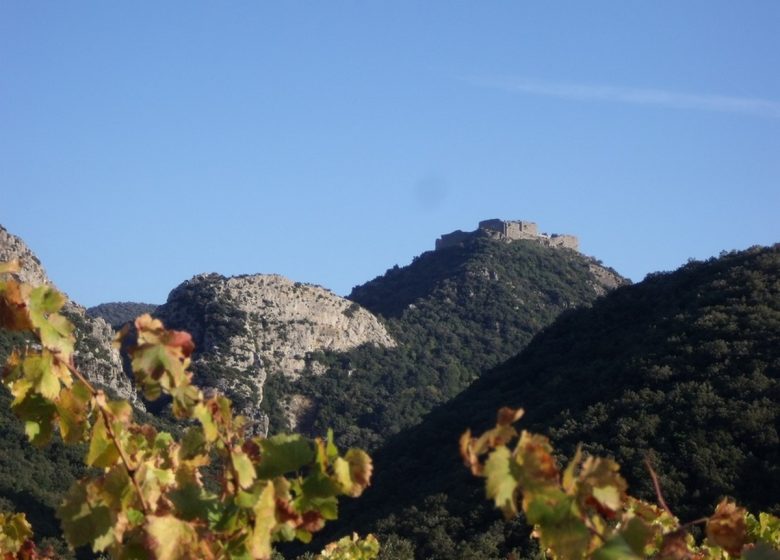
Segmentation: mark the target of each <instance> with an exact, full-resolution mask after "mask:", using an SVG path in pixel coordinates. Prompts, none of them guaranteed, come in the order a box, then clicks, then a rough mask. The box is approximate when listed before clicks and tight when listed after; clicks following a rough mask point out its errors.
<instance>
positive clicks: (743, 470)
mask: <svg viewBox="0 0 780 560" xmlns="http://www.w3.org/2000/svg"><path fill="white" fill-rule="evenodd" d="M502 405H510V406H522V407H524V408H525V409H526V411H527V414H526V417H525V418H524V419H523V420H522V421H521V422H522V426H523V427H525V428H527V429H529V430H532V431H538V432H542V433H547V434H549V435H550V436H551V437H552V439H553V442H554V443H555V445H556V446H557V447H558V448H559V449H560V450H562V451H563V452H565V453H566V454H568V455H569V456H570V455H571V454H572V453H573V451H574V449H575V447H576V445H577V444H578V443H579V442H583V443H585V449H586V450H588V451H591V452H594V453H598V454H606V455H611V456H613V457H615V458H616V459H617V460H618V462H619V463H621V464H622V465H623V466H624V470H623V472H624V474H625V475H626V476H627V478H628V480H629V483H630V487H631V488H632V491H634V492H636V493H638V494H640V495H643V496H645V497H650V496H652V486H651V482H650V477H649V476H648V474H647V471H646V469H645V466H644V464H643V460H644V457H645V456H649V457H650V458H651V459H652V461H653V464H654V465H655V469H656V470H657V471H658V474H659V475H660V480H661V484H662V487H663V491H664V494H665V496H666V498H667V501H668V502H669V504H670V506H671V508H672V509H673V510H674V511H675V513H677V514H678V515H680V516H681V517H683V518H686V519H692V518H694V517H695V516H698V515H700V514H702V513H704V512H708V511H710V508H711V507H712V506H713V505H714V504H715V503H716V501H717V500H718V499H719V498H720V497H721V496H723V495H731V496H734V497H736V498H737V499H738V500H739V501H740V502H741V503H742V504H744V505H746V506H748V507H749V508H751V509H755V510H769V511H772V512H774V513H778V512H780V437H779V436H778V429H779V428H780V246H774V247H770V248H754V249H750V250H747V251H744V252H739V253H731V254H727V255H724V256H722V257H721V258H719V259H712V260H710V261H707V262H703V263H702V262H696V263H691V264H688V265H686V266H684V267H682V268H681V269H680V270H678V271H676V272H673V273H665V274H655V275H652V276H650V277H648V278H647V279H645V281H643V282H641V283H640V284H637V285H633V286H627V287H623V288H620V289H618V290H615V291H614V292H612V293H611V294H609V295H607V296H606V297H604V298H602V299H601V300H599V301H597V302H596V303H595V304H594V305H593V307H592V308H589V309H579V310H575V311H571V312H569V313H566V314H564V315H563V316H562V317H560V318H559V319H558V320H557V321H556V322H555V323H554V324H553V325H552V326H550V327H549V328H547V329H545V330H544V331H543V332H542V333H540V334H539V335H538V336H537V337H536V338H534V340H533V341H532V343H531V344H530V345H529V346H528V347H527V348H526V349H525V350H524V351H523V352H522V353H520V354H519V355H518V356H517V357H515V358H513V359H511V360H509V361H508V362H506V363H505V364H503V365H501V366H499V367H497V368H495V369H494V370H492V371H490V372H488V373H486V374H485V375H483V376H482V377H481V378H480V379H478V380H477V381H476V382H475V383H474V384H473V385H472V386H470V387H469V388H468V389H467V390H466V391H464V392H463V393H461V394H460V395H459V396H458V397H456V398H455V399H453V400H452V401H450V402H449V403H447V404H445V405H443V406H441V407H439V408H438V409H437V410H435V411H434V412H432V413H431V414H430V415H429V416H427V417H426V418H425V419H424V420H423V422H422V423H421V424H420V425H418V426H416V427H414V428H412V429H409V430H406V431H405V432H402V433H401V434H399V435H398V436H397V437H395V438H393V440H392V441H391V442H390V443H389V444H388V445H386V446H385V447H384V448H383V449H381V450H380V451H379V452H378V453H377V455H376V475H377V476H376V479H375V486H374V487H373V488H372V490H371V491H370V492H369V493H368V494H367V495H366V496H365V498H364V499H363V500H362V501H361V503H360V504H359V506H358V507H359V509H360V514H359V515H357V516H353V515H354V512H352V513H350V514H348V515H347V521H346V523H345V526H349V524H350V523H358V524H360V523H361V522H362V523H364V524H365V527H369V526H370V527H371V528H373V529H377V527H378V528H379V529H380V533H382V534H383V536H384V538H385V540H386V541H387V540H388V539H389V542H391V543H394V546H395V547H396V548H398V549H401V550H406V551H407V552H408V547H409V546H410V544H411V543H415V544H416V546H417V557H418V558H503V557H505V554H506V553H507V552H508V550H509V549H511V548H513V547H514V546H522V545H523V543H524V542H525V536H526V533H525V532H523V531H521V530H519V526H518V525H517V524H504V523H503V522H502V521H501V520H500V518H499V515H498V513H497V512H496V511H494V510H492V508H491V506H490V504H488V503H487V501H486V500H485V498H484V488H483V486H482V482H481V481H479V480H474V479H472V477H471V476H470V475H469V474H468V472H467V471H466V469H465V468H464V467H463V465H462V463H461V460H460V458H459V456H458V453H457V441H458V436H459V435H460V434H461V433H462V432H463V431H464V430H465V429H466V428H469V427H470V428H472V429H473V430H475V431H477V432H479V431H482V430H483V429H485V428H487V427H489V426H490V425H492V424H493V423H494V422H495V412H496V410H497V409H498V408H499V407H500V406H502ZM365 527H364V528H365ZM399 539H400V540H399ZM407 541H408V542H407ZM491 551H492V552H491ZM388 557H392V555H390V556H388ZM398 557H399V558H400V557H403V554H401V555H400V556H398Z"/></svg>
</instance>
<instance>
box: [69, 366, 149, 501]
mask: <svg viewBox="0 0 780 560" xmlns="http://www.w3.org/2000/svg"><path fill="white" fill-rule="evenodd" d="M63 363H64V364H65V367H67V368H68V371H70V372H71V373H72V374H73V375H75V376H76V377H77V378H78V380H79V381H81V382H82V383H83V384H84V385H86V386H87V389H89V392H90V393H92V396H93V397H97V396H98V395H99V394H100V391H98V390H97V389H95V387H94V385H92V384H91V383H90V382H89V381H88V380H87V378H86V377H85V376H84V374H83V373H81V372H80V371H79V370H78V369H77V368H76V366H74V365H73V364H72V363H71V362H70V361H68V362H63ZM97 406H98V410H100V414H101V416H102V417H103V423H104V424H105V426H106V433H107V434H108V438H109V439H110V440H111V442H112V443H113V444H114V447H116V450H117V451H118V452H119V458H120V459H121V460H122V464H124V466H125V469H127V473H128V474H129V475H130V480H131V481H132V483H133V486H134V487H135V491H136V492H137V493H138V499H139V500H140V501H141V509H143V512H144V514H148V513H149V509H150V508H149V505H148V504H147V503H146V500H145V499H144V494H143V492H142V491H141V486H140V485H139V484H138V481H137V480H136V479H135V473H136V470H135V469H133V468H132V467H130V460H129V459H128V458H127V455H125V450H124V448H123V447H122V445H121V444H120V443H119V439H118V438H117V437H116V434H115V433H114V428H113V427H112V426H111V417H110V416H109V412H108V411H107V410H106V409H105V408H103V406H101V405H100V404H99V403H98V405H97Z"/></svg>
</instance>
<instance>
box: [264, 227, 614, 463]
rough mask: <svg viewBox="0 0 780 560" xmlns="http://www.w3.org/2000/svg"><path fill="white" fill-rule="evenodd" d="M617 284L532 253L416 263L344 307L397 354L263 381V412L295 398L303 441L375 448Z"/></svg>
mask: <svg viewBox="0 0 780 560" xmlns="http://www.w3.org/2000/svg"><path fill="white" fill-rule="evenodd" d="M624 282H625V281H624V280H623V279H622V278H621V277H620V276H619V275H617V274H616V273H615V272H614V271H611V270H609V269H606V268H604V267H602V266H601V265H600V264H598V263H597V262H596V261H594V260H593V259H590V258H588V257H584V256H583V255H581V254H579V253H577V252H575V251H570V250H556V249H551V248H547V247H542V246H540V245H538V244H536V243H534V242H531V241H516V242H514V243H503V242H499V241H494V240H490V239H474V240H471V241H470V242H467V243H464V244H463V245H461V246H456V247H450V248H447V249H444V250H440V251H434V252H428V253H424V254H422V255H421V256H419V257H417V258H416V259H415V260H414V262H413V263H412V264H410V265H409V266H406V267H402V268H399V267H395V268H392V269H390V270H388V271H387V273H386V274H385V275H384V276H381V277H379V278H376V279H374V280H372V281H371V282H368V283H367V284H365V285H363V286H359V287H357V288H355V289H354V290H353V292H352V294H351V295H350V298H351V299H352V300H353V301H355V302H357V303H359V304H360V305H361V306H363V307H365V308H367V309H369V310H370V311H373V312H374V313H377V314H378V315H379V316H380V317H382V318H383V319H384V321H385V324H386V326H387V329H388V332H389V333H390V334H391V335H392V336H393V338H394V339H395V340H396V341H397V343H398V344H397V346H396V347H395V348H381V349H380V348H376V347H371V346H364V347H361V348H358V349H356V350H353V351H350V352H346V353H333V352H330V353H319V354H317V355H314V356H312V359H313V360H316V361H319V362H320V363H322V364H324V365H325V366H326V368H327V373H325V374H320V375H304V376H303V377H301V378H300V379H299V380H298V381H296V382H292V383H290V382H288V381H286V380H282V379H280V378H279V376H276V377H274V376H271V377H270V378H269V379H268V381H267V383H266V404H265V406H267V407H269V412H270V413H271V418H272V426H273V420H274V419H276V420H277V424H276V427H278V425H279V423H280V422H279V420H280V419H281V420H282V422H283V421H284V416H283V415H282V413H281V411H278V410H277V411H276V414H274V410H273V407H274V406H275V405H276V403H280V402H283V401H284V400H285V398H286V396H289V395H294V396H295V395H297V396H298V397H297V398H298V399H299V400H302V401H303V402H306V403H307V404H308V407H307V408H305V409H303V410H299V411H297V412H298V420H299V426H301V428H302V429H307V430H309V431H312V432H314V433H321V432H322V431H323V430H325V429H326V428H328V427H332V428H333V429H334V431H335V432H336V434H337V435H338V437H340V438H341V442H342V443H343V444H348V445H353V444H357V445H360V446H365V447H369V448H372V447H375V446H376V445H378V444H379V443H381V442H382V441H383V439H384V438H385V437H386V436H387V435H389V434H393V433H395V432H397V431H399V430H400V429H402V428H405V427H407V426H411V425H413V424H415V423H417V422H418V421H419V420H420V418H421V417H422V415H423V414H425V413H426V412H428V411H429V410H430V409H431V408H433V407H434V406H435V405H437V404H440V403H442V402H445V401H447V400H448V399H450V398H451V397H453V396H454V395H456V394H457V393H458V392H459V391H461V390H462V389H463V388H465V387H466V386H467V385H468V384H469V383H471V382H472V381H473V380H474V379H476V378H477V377H478V376H479V375H480V373H481V372H483V371H485V370H486V369H489V368H490V367H493V366H495V365H497V364H499V363H500V362H502V361H503V360H505V359H507V358H508V357H510V356H512V355H514V354H516V353H517V352H518V351H519V350H520V349H521V348H522V347H523V346H524V345H525V344H527V343H528V342H529V341H530V340H531V338H532V337H533V336H534V334H536V333H537V332H539V331H540V330H541V329H542V328H544V327H545V326H547V325H549V324H550V323H551V322H552V321H553V320H554V319H555V318H556V317H557V316H558V315H559V314H560V313H561V312H563V311H565V310H567V309H572V308H575V307H579V306H583V305H588V304H590V303H591V302H592V301H593V300H594V299H596V298H597V297H598V296H599V295H601V294H603V293H605V292H606V291H607V290H609V289H611V288H613V287H614V286H616V285H620V284H622V283H624Z"/></svg>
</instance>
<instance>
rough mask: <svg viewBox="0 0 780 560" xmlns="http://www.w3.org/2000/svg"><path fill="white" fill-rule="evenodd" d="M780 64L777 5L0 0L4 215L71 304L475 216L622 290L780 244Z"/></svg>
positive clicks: (323, 259) (291, 261)
mask: <svg viewBox="0 0 780 560" xmlns="http://www.w3.org/2000/svg"><path fill="white" fill-rule="evenodd" d="M779 69H780V2H778V1H777V0H767V1H745V2H734V1H714V0H702V1H692V0H686V1H685V2H678V1H672V0H669V1H644V2H640V1H633V2H627V1H625V0H614V1H611V2H606V1H589V2H582V1H579V0H578V1H571V2H547V1H544V2H543V1H538V2H520V1H514V0H513V1H505V2H502V1H495V2H477V1H474V2H455V1H450V0H447V1H437V2H435V1H425V2H400V1H399V2H379V1H376V2H374V1H372V2H365V1H339V2H229V3H226V2H208V3H206V2H189V1H187V2H174V1H170V2H122V3H120V2H54V1H50V2H27V1H22V0H18V1H13V0H8V1H5V2H2V3H0V195H1V198H0V200H2V203H1V204H0V223H2V224H3V225H4V226H6V227H7V228H8V229H9V230H10V231H11V232H13V233H15V234H17V235H20V236H21V237H23V238H24V239H25V240H26V241H27V242H28V244H29V245H30V246H31V247H32V248H33V250H34V251H35V252H36V253H37V254H38V256H39V257H40V258H41V259H42V260H43V262H44V265H45V266H46V268H47V270H48V272H49V274H50V276H51V277H52V278H53V280H54V281H55V282H56V283H57V284H58V285H59V286H60V288H62V289H64V290H65V291H67V292H68V293H69V294H70V295H71V296H72V297H73V298H74V299H76V300H77V301H79V302H81V303H83V304H85V305H94V304H97V303H100V302H103V301H112V300H135V301H147V302H154V303H156V302H162V301H164V300H165V298H166V297H167V294H168V292H169V291H170V290H171V289H172V288H173V287H175V286H176V285H177V284H179V283H180V282H182V281H184V280H185V279H187V278H189V277H190V276H192V275H194V274H197V273H200V272H212V271H215V272H220V273H222V274H226V275H231V274H241V273H255V272H269V273H270V272H275V273H280V274H284V275H286V276H288V277H290V278H292V279H294V280H298V281H304V282H313V283H317V284H321V285H324V286H325V287H328V288H330V289H332V290H334V291H335V292H337V293H339V294H346V293H348V292H349V290H350V289H351V287H352V286H354V285H357V284H360V283H362V282H364V281H366V280H369V279H371V278H373V277H374V276H376V275H378V274H381V273H383V272H384V271H385V270H386V269H387V268H389V267H391V266H392V265H394V264H399V265H403V264H406V263H408V262H410V261H411V259H412V257H413V256H415V255H417V254H419V253H421V252H423V251H425V250H429V249H431V248H432V247H433V243H434V240H435V238H436V237H437V236H438V235H439V234H441V233H444V232H449V231H452V230H454V229H473V228H474V227H475V226H476V223H477V222H478V221H479V220H481V219H485V218H493V217H499V218H506V219H529V220H533V221H536V222H538V223H539V225H540V227H541V229H542V230H544V231H549V232H560V233H573V234H576V235H579V236H580V239H581V246H582V249H583V252H585V253H587V254H590V255H594V256H596V257H598V258H600V259H602V260H603V261H604V262H605V263H606V264H608V265H611V266H613V267H615V268H616V269H617V270H618V271H619V272H621V273H622V274H624V275H627V276H629V277H631V278H632V279H634V280H641V279H642V278H643V277H644V275H645V274H646V273H648V272H652V271H656V270H670V269H673V268H676V267H678V266H679V265H681V264H683V263H685V261H686V260H687V259H689V258H698V259H701V258H707V257H709V256H712V255H717V254H718V253H719V252H720V251H721V250H729V249H739V248H745V247H748V246H750V245H753V244H770V243H773V242H777V241H780V218H779V215H780V71H778V70H779Z"/></svg>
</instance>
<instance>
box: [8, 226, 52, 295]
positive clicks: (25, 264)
mask: <svg viewBox="0 0 780 560" xmlns="http://www.w3.org/2000/svg"><path fill="white" fill-rule="evenodd" d="M14 259H19V262H20V264H21V267H22V270H21V271H20V272H19V273H18V274H17V276H18V277H19V280H21V281H22V282H26V283H28V284H32V285H34V286H38V285H40V284H50V283H51V282H50V280H49V277H48V276H46V271H45V270H44V269H43V265H42V264H41V261H40V260H38V257H36V256H35V255H34V254H33V252H32V251H30V248H29V247H28V246H27V244H25V242H24V241H22V240H21V239H20V238H18V237H16V236H15V235H12V234H11V233H9V232H8V230H7V229H5V228H4V227H3V226H0V262H8V261H12V260H14Z"/></svg>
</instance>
